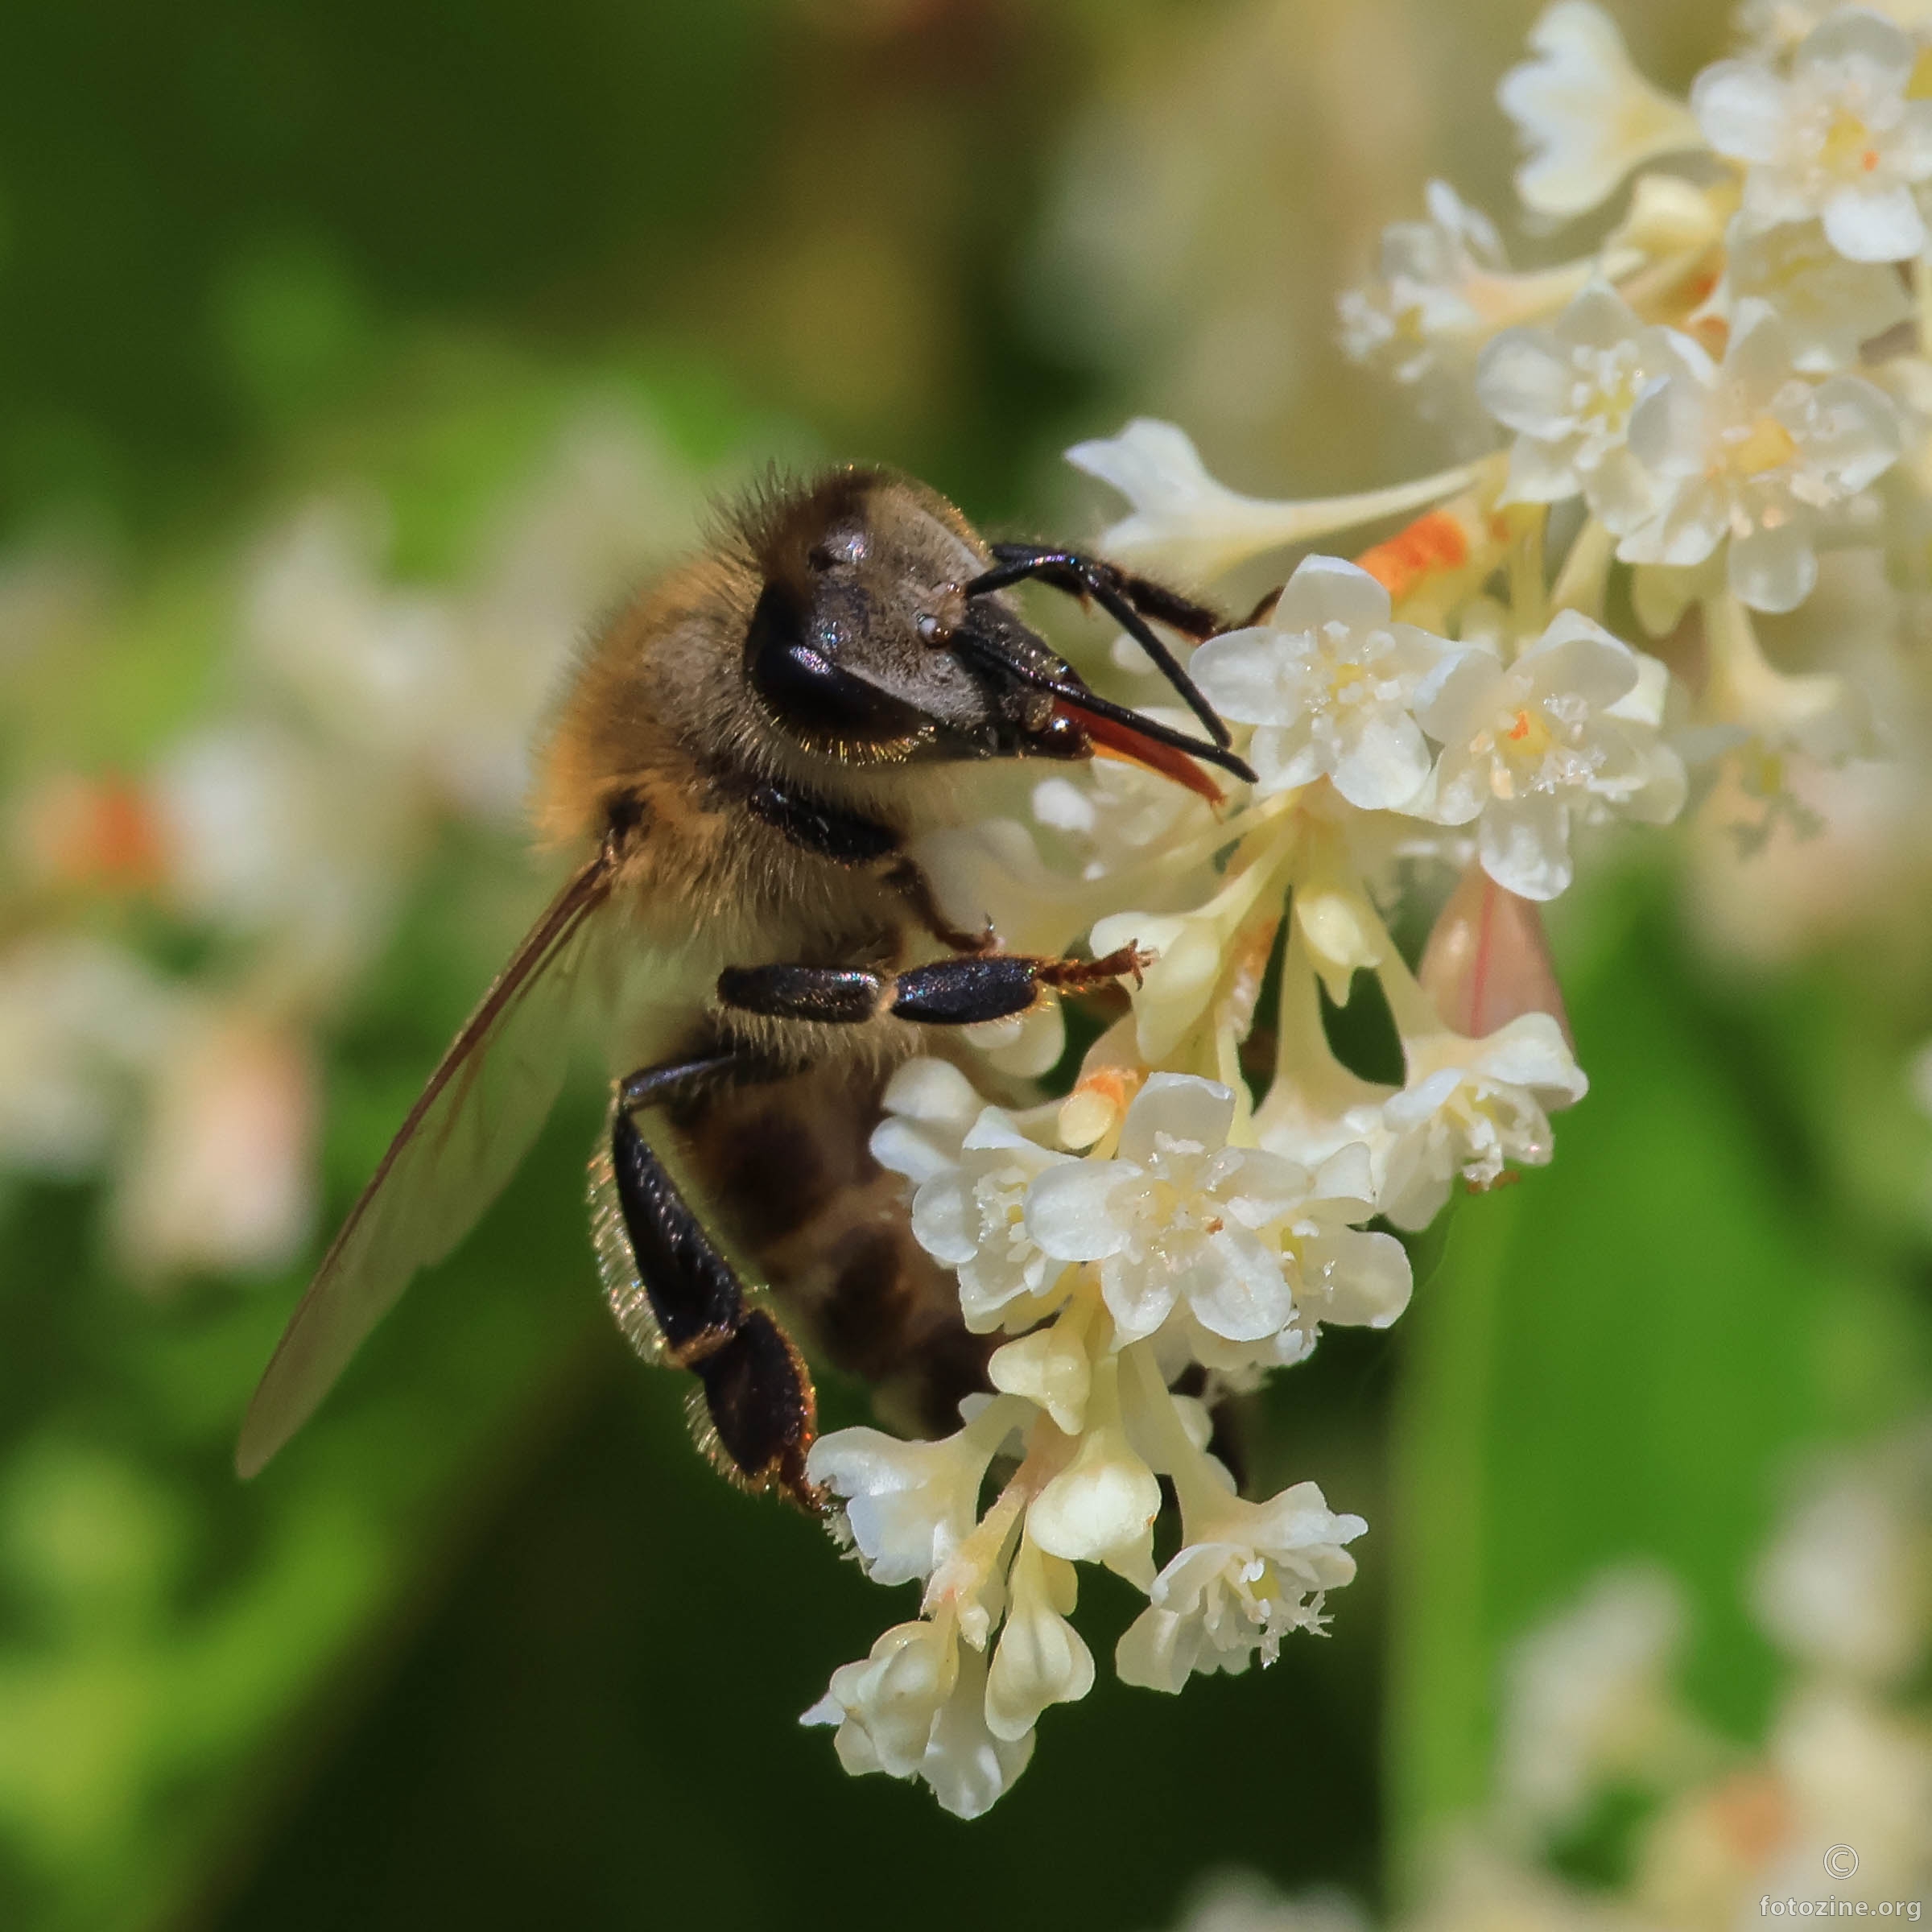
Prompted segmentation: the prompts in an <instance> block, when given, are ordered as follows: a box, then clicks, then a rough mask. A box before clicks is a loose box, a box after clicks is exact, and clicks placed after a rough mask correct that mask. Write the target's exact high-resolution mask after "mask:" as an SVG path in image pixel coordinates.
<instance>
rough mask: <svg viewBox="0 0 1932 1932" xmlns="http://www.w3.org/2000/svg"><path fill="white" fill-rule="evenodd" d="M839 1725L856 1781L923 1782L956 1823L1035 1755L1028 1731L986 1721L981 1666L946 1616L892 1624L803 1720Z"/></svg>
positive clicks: (996, 1794)
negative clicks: (1001, 1733)
mask: <svg viewBox="0 0 1932 1932" xmlns="http://www.w3.org/2000/svg"><path fill="white" fill-rule="evenodd" d="M799 1723H800V1724H836V1725H837V1726H838V1735H837V1736H836V1738H835V1739H834V1740H833V1744H834V1748H836V1750H837V1752H838V1754H839V1762H840V1764H841V1765H844V1767H845V1769H846V1770H847V1771H848V1772H849V1773H851V1774H852V1776H853V1777H860V1776H861V1775H863V1774H864V1773H866V1772H869V1771H883V1772H884V1773H886V1775H887V1776H888V1777H922V1778H923V1779H924V1780H925V1781H926V1782H927V1784H929V1785H931V1787H932V1790H933V1794H934V1795H935V1797H936V1798H938V1799H939V1802H940V1803H941V1804H942V1805H943V1806H944V1807H945V1808H946V1809H947V1810H948V1811H950V1812H952V1814H954V1816H956V1817H958V1818H977V1817H979V1816H980V1814H981V1813H982V1812H985V1811H986V1810H989V1809H990V1808H991V1806H993V1804H994V1803H995V1802H997V1800H998V1799H999V1798H1001V1796H1002V1795H1004V1794H1005V1792H1006V1791H1007V1790H1009V1788H1010V1787H1011V1785H1012V1784H1013V1780H1014V1779H1015V1778H1017V1777H1018V1776H1019V1775H1020V1773H1022V1771H1024V1770H1025V1769H1026V1762H1027V1760H1028V1759H1029V1758H1030V1757H1032V1756H1033V1736H1032V1733H1031V1732H1027V1733H1026V1734H1025V1735H1024V1736H1021V1737H1019V1738H1018V1739H1007V1738H1001V1737H996V1736H994V1735H993V1732H992V1731H991V1730H989V1728H988V1727H987V1723H986V1660H985V1657H983V1656H981V1655H980V1653H979V1652H978V1651H977V1650H976V1649H973V1648H972V1645H970V1644H967V1645H962V1644H961V1643H960V1641H959V1635H958V1631H957V1629H956V1625H955V1624H954V1622H953V1620H952V1618H950V1617H944V1616H942V1617H940V1618H938V1619H935V1620H932V1621H931V1622H925V1621H922V1622H919V1623H913V1624H895V1625H894V1627H893V1628H892V1629H890V1630H888V1631H886V1633H885V1634H884V1635H883V1636H882V1637H880V1639H879V1641H877V1643H876V1644H874V1645H873V1647H872V1653H871V1655H870V1656H869V1657H866V1658H865V1659H864V1660H863V1661H862V1662H859V1663H856V1664H845V1665H842V1666H840V1668H839V1669H838V1670H835V1671H834V1672H833V1673H832V1684H831V1687H830V1688H829V1689H828V1691H826V1693H825V1695H824V1697H822V1698H820V1699H819V1701H818V1703H815V1704H814V1705H813V1706H812V1707H811V1709H810V1710H809V1711H807V1712H806V1713H805V1715H803V1717H802V1718H800V1719H799Z"/></svg>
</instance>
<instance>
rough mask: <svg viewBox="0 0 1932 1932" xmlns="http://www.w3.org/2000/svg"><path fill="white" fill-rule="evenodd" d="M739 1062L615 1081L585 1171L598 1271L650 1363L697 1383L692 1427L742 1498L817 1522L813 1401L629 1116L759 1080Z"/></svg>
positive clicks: (756, 1068) (651, 1071) (753, 1065)
mask: <svg viewBox="0 0 1932 1932" xmlns="http://www.w3.org/2000/svg"><path fill="white" fill-rule="evenodd" d="M770 1071H772V1070H770V1069H768V1068H766V1067H762V1066H761V1065H760V1064H759V1063H757V1062H755V1061H749V1060H747V1059H743V1058H741V1057H740V1056H736V1055H715V1056H712V1057H711V1058H708V1059H696V1060H687V1061H680V1062H675V1063H670V1064H667V1065H665V1066H661V1067H645V1068H642V1070H641V1071H638V1072H636V1073H634V1074H632V1075H630V1076H629V1077H628V1078H627V1079H625V1080H622V1081H621V1082H620V1083H619V1084H618V1088H617V1104H616V1105H615V1106H614V1107H613V1108H612V1111H611V1123H610V1143H609V1153H608V1155H607V1156H601V1157H600V1158H599V1160H598V1162H597V1166H596V1168H595V1169H594V1170H593V1173H594V1175H595V1179H594V1181H593V1186H592V1200H593V1203H594V1207H595V1220H596V1226H595V1229H594V1232H595V1234H596V1238H597V1255H598V1261H599V1264H600V1265H601V1269H602V1270H603V1274H604V1281H605V1293H606V1294H607V1295H608V1297H609V1301H610V1304H611V1309H612V1312H613V1314H614V1315H616V1316H617V1325H618V1327H620V1328H621V1329H622V1330H623V1331H624V1334H625V1336H626V1337H627V1338H628V1339H629V1340H630V1343H631V1344H632V1345H633V1347H634V1348H636V1349H637V1350H638V1353H639V1354H641V1355H642V1356H645V1358H646V1360H659V1361H663V1362H667V1363H669V1364H672V1365H673V1366H675V1367H676V1368H679V1369H687V1370H688V1371H689V1372H690V1373H691V1374H693V1375H695V1376H696V1377H697V1378H698V1381H699V1382H700V1385H701V1392H700V1396H699V1397H696V1398H694V1402H693V1408H692V1417H693V1421H694V1422H695V1423H696V1424H698V1425H699V1432H700V1440H701V1441H702V1442H703V1443H704V1446H705V1447H707V1448H708V1449H709V1450H710V1451H711V1452H712V1459H713V1460H714V1461H716V1463H717V1464H718V1466H719V1468H720V1469H721V1470H722V1471H723V1472H725V1474H726V1475H727V1476H731V1477H732V1478H733V1480H736V1481H737V1482H740V1483H741V1484H744V1485H745V1487H746V1488H751V1489H767V1488H773V1487H774V1486H776V1487H777V1488H780V1489H782V1490H783V1491H784V1492H785V1493H786V1495H787V1496H790V1497H791V1499H792V1501H794V1502H795V1503H797V1504H799V1505H800V1506H801V1507H802V1508H803V1509H808V1510H811V1511H813V1512H817V1511H819V1510H820V1509H823V1508H824V1496H823V1495H822V1494H821V1493H820V1492H819V1489H818V1488H817V1487H816V1485H815V1484H813V1483H811V1481H810V1480H808V1479H807V1476H806V1474H805V1453H806V1451H807V1450H808V1449H809V1448H810V1447H811V1443H812V1439H813V1437H814V1436H815V1435H816V1433H817V1413H818V1411H817V1402H816V1398H815V1396H814V1393H813V1391H812V1385H811V1375H810V1373H809V1372H808V1371H807V1369H806V1366H805V1363H804V1360H803V1357H801V1356H800V1355H799V1352H798V1350H797V1348H795V1347H794V1346H793V1344H792V1341H791V1337H790V1336H789V1335H786V1332H785V1331H784V1330H783V1328H782V1327H780V1326H779V1325H778V1323H777V1322H776V1321H775V1320H774V1319H773V1318H772V1316H771V1315H770V1311H767V1310H766V1309H764V1308H762V1307H757V1306H755V1305H754V1304H753V1302H751V1300H750V1299H749V1297H748V1295H747V1294H746V1291H745V1285H744V1283H743V1282H741V1280H740V1278H739V1276H738V1273H737V1269H735V1268H734V1267H733V1265H732V1264H731V1262H730V1261H729V1259H728V1258H727V1257H726V1256H725V1253H723V1251H722V1250H721V1249H720V1248H719V1246H718V1245H717V1244H716V1241H713V1240H712V1236H711V1235H710V1233H709V1232H708V1231H707V1229H706V1228H705V1226H704V1223H703V1222H702V1221H701V1220H700V1219H699V1218H698V1216H697V1215H696V1212H693V1210H692V1208H691V1204H690V1203H689V1202H688V1201H687V1200H686V1199H685V1198H684V1195H683V1191H681V1190H680V1188H679V1186H678V1184H677V1183H676V1181H675V1179H673V1178H672V1176H671V1172H670V1170H669V1169H668V1168H667V1166H666V1165H665V1163H664V1162H663V1159H662V1158H661V1157H660V1156H659V1154H658V1151H657V1150H656V1149H655V1148H654V1147H653V1146H651V1144H650V1141H648V1140H646V1138H645V1137H644V1134H643V1133H642V1131H641V1130H640V1129H639V1128H638V1124H637V1121H636V1119H635V1118H634V1111H635V1110H637V1109H639V1108H645V1107H650V1106H666V1105H675V1104H677V1103H678V1102H679V1101H681V1100H687V1099H689V1098H691V1097H692V1096H694V1095H696V1093H698V1092H701V1091H702V1090H703V1089H704V1088H705V1087H706V1086H708V1085H711V1084H715V1083H716V1082H718V1081H720V1080H728V1081H729V1080H745V1079H753V1080H755V1079H758V1078H761V1077H767V1076H768V1075H770Z"/></svg>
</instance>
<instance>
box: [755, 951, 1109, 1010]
mask: <svg viewBox="0 0 1932 1932" xmlns="http://www.w3.org/2000/svg"><path fill="white" fill-rule="evenodd" d="M1146 963H1147V956H1146V954H1144V953H1142V952H1139V951H1138V950H1137V948H1136V947H1132V946H1123V947H1121V949H1120V950H1119V951H1118V952H1110V953H1108V955H1107V956H1106V957H1105V958H1104V959H1099V960H1042V959H1034V958H1030V957H1029V956H1026V955H1025V954H1022V953H1013V952H996V953H987V954H983V955H981V956H978V957H976V958H965V959H955V960H935V961H934V962H933V963H932V964H931V965H930V966H914V967H913V968H911V969H910V971H908V972H900V973H890V972H867V971H866V970H865V969H864V968H860V967H849V966H728V967H727V968H725V971H724V972H721V973H720V974H719V975H718V998H719V1000H720V1001H721V1002H722V1003H723V1004H724V1005H726V1006H729V1007H732V1008H733V1009H736V1010H737V1012H740V1013H764V1014H766V1015H767V1016H769V1017H770V1018H774V1019H786V1020H818V1021H819V1022H824V1023H827V1024H830V1025H834V1026H837V1025H854V1026H856V1025H857V1024H859V1023H861V1022H863V1021H866V1020H869V1019H872V1018H875V1017H877V1015H879V1014H881V1013H890V1014H891V1015H892V1016H893V1017H894V1018H895V1019H901V1020H912V1021H915V1022H918V1023H919V1024H920V1025H922V1026H976V1025H977V1024H978V1023H979V1022H980V1021H982V1020H1003V1019H1005V1018H1009V1016H1010V1015H1012V1014H1013V1013H1024V1012H1026V1009H1027V1008H1028V1007H1030V1006H1031V1005H1033V1003H1034V1001H1035V1000H1037V999H1038V997H1039V994H1040V989H1041V988H1042V987H1043V986H1055V987H1059V988H1061V989H1063V990H1065V991H1067V992H1077V991H1079V990H1080V989H1084V988H1085V987H1088V986H1097V985H1103V984H1104V983H1105V982H1106V981H1108V980H1118V979H1124V978H1126V977H1127V976H1129V975H1132V976H1135V977H1138V976H1139V973H1140V970H1141V968H1142V967H1143V966H1144V965H1146Z"/></svg>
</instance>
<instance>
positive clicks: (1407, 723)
mask: <svg viewBox="0 0 1932 1932" xmlns="http://www.w3.org/2000/svg"><path fill="white" fill-rule="evenodd" d="M1455 654H1456V648H1455V646H1454V645H1452V644H1451V643H1449V642H1448V641H1447V639H1445V638H1438V637H1432V636H1431V635H1430V634H1429V633H1428V632H1427V631H1426V630H1418V629H1417V628H1416V626H1415V625H1413V624H1398V623H1397V622H1396V621H1394V619H1393V615H1392V613H1391V610H1390V606H1389V592H1387V591H1386V590H1385V588H1383V587H1382V585H1381V584H1379V583H1378V582H1377V580H1375V579H1374V578H1373V577H1372V576H1369V573H1368V572H1366V571H1364V570H1361V569H1359V568H1357V567H1356V565H1354V564H1345V563H1344V562H1343V561H1342V560H1341V559H1340V558H1337V557H1319V556H1317V557H1304V558H1303V559H1302V561H1301V562H1300V563H1299V564H1297V565H1296V567H1295V571H1294V576H1292V577H1290V579H1289V580H1288V583H1287V585H1286V588H1284V589H1283V591H1282V594H1281V598H1280V601H1278V603H1277V604H1276V605H1275V608H1274V611H1273V613H1271V614H1270V616H1269V618H1268V620H1267V621H1266V622H1265V623H1263V624H1260V625H1256V626H1254V627H1253V629H1252V630H1235V631H1228V632H1226V633H1224V634H1223V635H1221V636H1220V637H1218V638H1209V639H1208V642H1206V643H1205V644H1203V645H1202V646H1201V647H1200V649H1199V650H1197V651H1196V652H1195V655H1194V661H1193V663H1192V666H1191V670H1192V671H1193V674H1194V676H1195V681H1196V682H1197V683H1199V685H1200V687H1201V689H1202V690H1203V691H1204V692H1206V693H1207V696H1208V701H1209V702H1210V703H1211V704H1213V706H1214V707H1215V708H1216V710H1217V711H1219V712H1220V713H1221V715H1222V716H1224V717H1225V718H1227V719H1228V720H1231V721H1232V722H1234V723H1236V724H1242V725H1257V726H1258V727H1259V728H1260V729H1257V731H1256V733H1255V734H1254V737H1253V741H1252V743H1251V744H1250V745H1249V762H1250V763H1252V764H1253V766H1254V769H1255V771H1256V773H1257V776H1258V777H1259V778H1260V781H1261V783H1260V793H1261V795H1262V796H1264V797H1265V796H1266V795H1268V794H1269V793H1271V792H1277V791H1290V790H1292V789H1293V788H1294V787H1296V786H1302V785H1307V784H1311V783H1312V782H1314V781H1315V779H1317V778H1331V779H1332V780H1333V781H1334V783H1335V790H1336V791H1339V792H1340V794H1341V795H1342V796H1343V797H1344V799H1347V800H1348V803H1350V804H1352V805H1359V806H1360V807H1362V808H1363V809H1364V811H1378V810H1383V809H1386V808H1390V807H1401V806H1403V805H1406V804H1407V803H1409V802H1410V800H1411V799H1413V798H1414V796H1415V795H1416V794H1417V792H1418V791H1420V790H1421V789H1422V786H1423V785H1424V784H1425V783H1426V782H1427V779H1428V777H1429V767H1430V753H1429V747H1428V745H1426V743H1425V742H1424V741H1423V737H1422V729H1421V727H1420V726H1418V725H1417V723H1416V721H1415V718H1414V713H1413V706H1414V704H1415V701H1416V694H1417V692H1418V691H1419V690H1420V689H1421V687H1422V685H1423V684H1424V683H1425V682H1426V680H1427V679H1429V678H1430V675H1431V674H1432V673H1434V672H1435V671H1439V669H1440V668H1441V667H1443V665H1444V664H1445V663H1447V662H1448V661H1449V660H1450V659H1451V658H1453V657H1454V656H1455Z"/></svg>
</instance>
